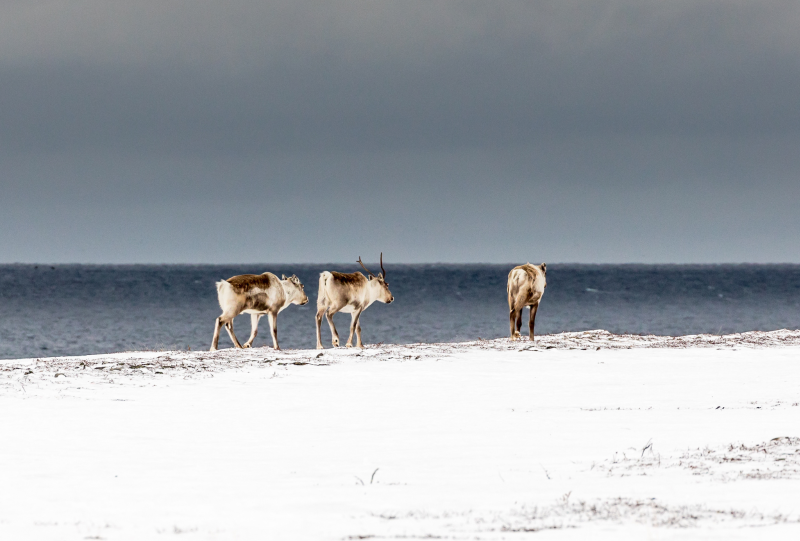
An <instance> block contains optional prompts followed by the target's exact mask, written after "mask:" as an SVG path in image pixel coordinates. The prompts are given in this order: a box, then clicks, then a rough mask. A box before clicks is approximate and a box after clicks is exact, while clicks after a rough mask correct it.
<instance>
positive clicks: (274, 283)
mask: <svg viewBox="0 0 800 541" xmlns="http://www.w3.org/2000/svg"><path fill="white" fill-rule="evenodd" d="M217 298H218V300H219V306H220V308H222V315H221V316H219V317H218V318H217V320H216V323H215V326H214V338H213V339H212V341H211V351H215V350H216V349H217V346H218V344H219V330H220V327H222V326H224V327H225V330H226V331H228V335H230V337H231V341H232V342H233V345H234V346H235V347H237V348H242V347H245V348H249V347H250V346H251V345H252V344H253V340H255V338H256V335H257V334H258V320H259V319H261V316H263V315H264V314H266V315H267V317H268V319H269V326H270V332H271V334H272V345H273V347H274V348H275V349H280V347H279V346H278V313H280V312H281V311H282V310H283V309H285V308H286V307H287V306H289V305H290V304H301V305H302V304H306V303H307V302H308V297H307V296H306V294H305V291H304V290H303V284H302V283H301V282H300V280H299V279H298V278H297V276H291V277H289V278H286V276H284V277H283V278H282V279H278V277H277V276H275V275H274V274H272V273H271V272H265V273H264V274H243V275H240V276H233V277H232V278H228V279H227V280H221V281H219V282H217ZM241 313H247V314H250V324H251V327H252V329H251V332H250V338H249V339H248V340H247V342H245V343H244V345H242V344H240V343H239V340H237V339H236V335H235V334H234V332H233V318H235V317H236V316H238V315H239V314H241Z"/></svg>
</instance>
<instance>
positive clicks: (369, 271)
mask: <svg viewBox="0 0 800 541" xmlns="http://www.w3.org/2000/svg"><path fill="white" fill-rule="evenodd" d="M381 261H383V259H381ZM357 263H358V264H359V265H361V266H362V267H364V270H365V271H367V272H368V273H369V275H370V276H372V277H373V278H375V275H374V274H372V271H371V270H369V269H368V268H367V267H365V266H364V263H362V262H361V256H358V261H357ZM381 266H383V263H381Z"/></svg>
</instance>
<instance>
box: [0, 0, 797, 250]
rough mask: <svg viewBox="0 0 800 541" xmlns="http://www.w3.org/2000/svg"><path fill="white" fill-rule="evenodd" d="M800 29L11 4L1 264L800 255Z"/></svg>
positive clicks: (761, 21)
mask: <svg viewBox="0 0 800 541" xmlns="http://www.w3.org/2000/svg"><path fill="white" fill-rule="evenodd" d="M798 28H800V4H798V3H797V2H789V1H786V2H782V1H763V0H762V1H758V2H755V1H753V2H737V1H730V0H726V1H691V2H690V1H686V2H683V1H673V2H663V1H662V2H656V1H652V2H651V1H609V2H597V1H569V0H566V1H565V0H559V1H553V2H527V1H519V2H485V1H484V2H469V1H456V2H448V1H438V2H437V1H433V2H430V1H427V2H415V1H409V0H404V1H396V2H388V1H362V2H303V1H297V0H293V1H285V2H263V1H261V2H244V1H227V2H198V1H193V2H171V1H166V2H165V1H163V0H162V1H159V2H149V1H142V0H137V1H136V2H133V1H131V2H127V1H120V2H113V3H110V2H105V1H102V2H101V1H97V2H94V1H87V2H76V1H70V2H33V1H26V2H21V1H6V2H0V160H2V167H1V168H0V181H1V182H2V184H3V192H4V194H5V195H4V196H3V197H2V201H0V227H2V228H3V231H4V233H3V236H2V237H0V261H3V262H14V261H36V262H51V261H52V262H56V261H58V262H306V261H317V262H318V261H350V260H352V259H354V257H357V256H358V255H363V256H365V259H366V258H367V254H370V253H372V252H375V253H377V252H378V251H381V250H383V251H384V252H385V253H386V254H387V256H388V257H391V259H393V260H394V261H402V262H423V261H427V262H433V261H452V262H463V261H471V262H483V261H495V262H513V261H527V260H532V261H540V260H546V261H548V262H566V261H576V262H729V261H733V262H740V261H751V262H800V243H799V242H797V238H798V233H800V212H798V211H797V209H796V201H797V200H798V198H799V197H800V178H798V177H800V157H798V156H800V144H799V143H800V100H799V99H798V95H800V93H799V92H798V90H799V89H800V32H797V29H798ZM374 258H375V257H374V256H372V257H370V259H374Z"/></svg>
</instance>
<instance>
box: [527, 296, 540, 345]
mask: <svg viewBox="0 0 800 541" xmlns="http://www.w3.org/2000/svg"><path fill="white" fill-rule="evenodd" d="M537 310H539V303H538V302H537V303H536V304H534V305H533V306H531V319H530V321H529V322H528V329H529V330H530V332H531V341H533V326H534V323H535V322H536V311H537Z"/></svg>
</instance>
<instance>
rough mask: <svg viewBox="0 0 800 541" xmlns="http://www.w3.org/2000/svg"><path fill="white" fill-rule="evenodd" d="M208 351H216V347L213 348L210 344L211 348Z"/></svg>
mask: <svg viewBox="0 0 800 541" xmlns="http://www.w3.org/2000/svg"><path fill="white" fill-rule="evenodd" d="M208 351H217V348H215V347H214V346H211V348H210V349H209V350H208Z"/></svg>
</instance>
